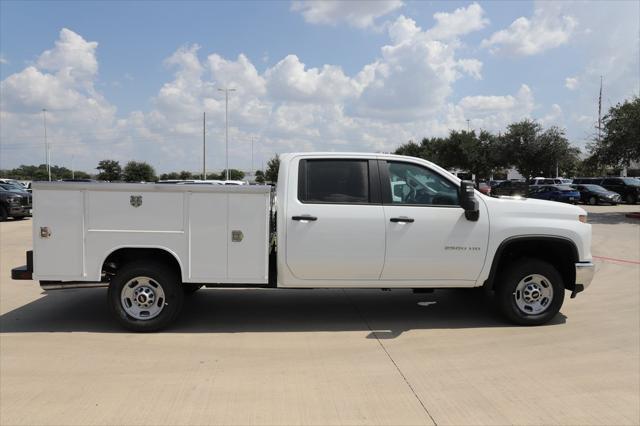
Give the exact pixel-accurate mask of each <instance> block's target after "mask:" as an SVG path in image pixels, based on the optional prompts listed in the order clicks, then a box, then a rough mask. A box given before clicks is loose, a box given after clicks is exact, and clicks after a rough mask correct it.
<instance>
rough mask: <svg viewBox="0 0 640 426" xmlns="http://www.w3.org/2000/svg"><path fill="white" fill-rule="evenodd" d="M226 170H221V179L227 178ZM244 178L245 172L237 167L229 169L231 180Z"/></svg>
mask: <svg viewBox="0 0 640 426" xmlns="http://www.w3.org/2000/svg"><path fill="white" fill-rule="evenodd" d="M226 177H227V174H226V170H223V171H221V172H220V179H221V180H226ZM242 179H244V172H242V171H240V170H237V169H229V180H242Z"/></svg>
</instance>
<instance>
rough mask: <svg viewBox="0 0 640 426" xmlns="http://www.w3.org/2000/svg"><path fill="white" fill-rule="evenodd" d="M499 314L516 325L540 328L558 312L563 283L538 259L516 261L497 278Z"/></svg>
mask: <svg viewBox="0 0 640 426" xmlns="http://www.w3.org/2000/svg"><path fill="white" fill-rule="evenodd" d="M496 299H497V302H498V307H499V309H500V311H501V312H502V313H503V314H504V315H505V316H506V317H507V318H508V319H509V320H510V321H511V322H514V323H516V324H520V325H540V324H544V323H546V322H548V321H549V320H551V319H552V318H553V317H555V316H556V314H557V313H558V312H559V311H560V307H561V306H562V302H563V301H564V283H563V281H562V277H561V276H560V273H558V271H557V270H556V268H554V267H553V266H552V265H551V264H549V263H547V262H545V261H542V260H539V259H520V260H518V261H516V262H514V264H513V265H511V266H510V267H509V268H507V269H506V270H505V271H504V273H503V274H502V275H501V279H500V282H499V283H498V287H497V289H496Z"/></svg>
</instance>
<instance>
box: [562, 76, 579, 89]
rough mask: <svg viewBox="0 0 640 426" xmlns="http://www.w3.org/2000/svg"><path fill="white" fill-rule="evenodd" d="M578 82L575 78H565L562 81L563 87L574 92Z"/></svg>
mask: <svg viewBox="0 0 640 426" xmlns="http://www.w3.org/2000/svg"><path fill="white" fill-rule="evenodd" d="M579 84H580V81H579V80H578V79H577V78H576V77H567V78H565V79H564V87H566V88H567V89H569V90H576V89H577V88H578V85H579Z"/></svg>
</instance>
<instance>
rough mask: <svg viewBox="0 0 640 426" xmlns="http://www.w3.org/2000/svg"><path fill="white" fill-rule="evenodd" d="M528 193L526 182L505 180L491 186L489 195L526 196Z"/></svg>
mask: <svg viewBox="0 0 640 426" xmlns="http://www.w3.org/2000/svg"><path fill="white" fill-rule="evenodd" d="M528 193H529V185H528V184H527V183H526V182H521V181H516V180H505V181H502V182H500V183H498V184H497V185H494V186H492V187H491V195H492V196H494V197H500V196H510V197H516V196H520V197H526V196H527V195H528Z"/></svg>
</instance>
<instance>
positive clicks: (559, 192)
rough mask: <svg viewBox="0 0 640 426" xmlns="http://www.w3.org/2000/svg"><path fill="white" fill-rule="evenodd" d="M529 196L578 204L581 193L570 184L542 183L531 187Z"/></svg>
mask: <svg viewBox="0 0 640 426" xmlns="http://www.w3.org/2000/svg"><path fill="white" fill-rule="evenodd" d="M529 198H537V199H539V200H550V201H559V202H561V203H570V204H578V201H580V193H579V192H578V191H577V190H576V189H575V188H572V187H570V186H568V185H540V186H532V187H531V189H530V190H529Z"/></svg>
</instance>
